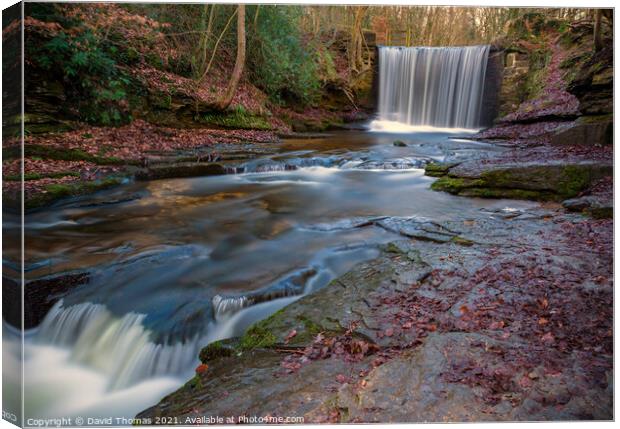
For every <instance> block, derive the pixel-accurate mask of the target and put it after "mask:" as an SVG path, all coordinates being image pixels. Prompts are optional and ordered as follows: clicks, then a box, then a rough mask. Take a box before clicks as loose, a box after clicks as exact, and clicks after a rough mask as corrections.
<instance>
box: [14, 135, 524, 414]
mask: <svg viewBox="0 0 620 429" xmlns="http://www.w3.org/2000/svg"><path fill="white" fill-rule="evenodd" d="M449 136H450V135H449V134H446V133H434V132H425V133H423V132H419V133H415V134H411V133H409V134H406V135H396V136H395V135H394V134H385V133H371V132H363V131H348V132H338V133H334V134H333V135H332V136H329V137H325V138H321V139H314V140H285V141H283V142H282V143H281V144H279V145H278V152H277V153H276V154H275V155H269V156H264V157H262V158H259V159H255V160H252V161H249V162H245V163H240V164H239V165H237V166H236V167H235V168H234V169H233V170H231V171H236V172H238V173H237V174H229V175H224V176H211V177H196V178H189V179H169V180H158V181H151V182H135V183H129V184H126V185H124V186H121V187H117V188H114V189H111V190H108V191H102V192H99V193H97V194H94V195H90V196H85V197H81V198H76V199H70V200H65V201H62V202H60V203H59V204H57V205H55V206H54V207H50V208H48V209H45V210H41V211H38V212H35V213H32V214H30V215H29V216H28V220H27V226H26V227H27V229H26V242H27V254H26V277H27V278H36V277H41V276H45V275H51V274H54V273H61V272H67V271H74V270H78V271H79V270H87V271H89V272H90V274H91V277H90V281H89V282H88V283H87V284H84V285H82V286H79V287H77V288H75V289H73V290H72V291H71V292H70V293H69V294H68V295H67V296H65V297H64V298H63V300H62V301H59V302H58V303H57V304H56V305H55V306H54V307H53V308H52V309H51V310H50V312H49V313H48V315H47V316H46V318H45V320H44V321H43V323H42V324H41V325H40V326H39V327H38V328H37V329H34V330H33V331H32V332H29V333H28V334H27V335H26V340H25V348H24V353H25V369H24V376H25V378H24V384H25V396H26V403H27V408H26V415H27V417H40V418H49V417H63V416H64V417H67V416H86V415H89V416H101V417H109V416H123V417H132V416H133V415H135V414H136V413H137V412H139V411H141V410H142V409H144V408H146V407H147V406H149V405H152V404H154V403H156V402H157V401H158V400H159V399H161V398H162V397H163V396H164V395H165V394H167V393H169V392H171V391H172V390H174V389H175V388H177V387H179V386H180V385H181V384H182V383H183V382H184V381H185V380H187V379H188V378H190V377H191V376H192V374H193V370H194V368H195V366H196V365H197V363H198V360H197V355H198V351H199V350H200V348H201V347H203V346H204V345H206V344H208V343H209V342H211V341H214V340H216V339H221V338H228V337H232V336H235V335H240V334H241V333H243V331H244V330H245V329H246V328H247V327H248V326H249V325H250V324H251V323H252V322H254V321H256V320H259V319H261V318H264V317H266V316H267V315H269V314H271V313H273V312H274V311H276V310H278V309H279V308H281V307H283V306H284V305H286V304H288V303H290V302H293V301H294V300H296V299H299V297H301V296H303V295H304V294H306V293H308V292H310V291H313V290H316V289H318V288H321V287H324V286H325V285H326V284H327V283H329V281H330V280H332V279H333V278H335V277H337V276H339V275H341V274H343V273H345V272H346V271H348V270H350V269H351V268H352V267H353V266H354V265H355V264H357V263H359V262H361V261H364V260H368V259H371V258H373V257H376V256H377V255H378V253H379V250H378V246H379V245H381V244H382V243H386V242H389V241H393V240H395V239H398V238H402V237H400V236H398V235H397V234H395V233H392V232H389V231H387V230H385V229H382V228H380V227H378V226H373V225H370V226H363V225H365V224H367V223H368V220H369V219H375V218H379V217H385V216H395V217H410V216H417V217H424V218H430V219H434V220H441V219H455V218H456V219H459V218H463V219H465V218H471V217H475V216H476V215H477V213H479V212H480V209H481V208H489V207H504V206H506V202H505V201H489V200H478V199H464V198H459V197H454V196H451V195H448V194H445V193H439V192H433V191H431V190H430V189H429V186H430V184H431V183H432V181H433V179H432V178H430V177H426V176H424V171H423V167H424V165H425V164H426V163H427V162H428V161H429V160H433V159H434V160H443V159H445V158H446V157H448V158H450V159H452V160H457V159H459V158H461V157H466V156H471V155H472V154H479V155H482V156H483V155H484V154H485V153H488V152H490V151H494V150H498V149H497V148H496V147H493V146H490V145H486V144H484V143H477V142H472V141H467V140H458V139H456V140H450V139H448V137H449ZM395 138H399V139H400V140H403V141H404V142H406V143H407V146H406V147H396V146H394V145H393V144H392V143H393V141H394V139H395ZM511 204H513V205H514V202H513V203H511ZM15 221H16V220H15V219H11V218H7V219H5V222H8V225H7V226H10V222H15ZM3 343H4V344H3V346H4V360H5V365H8V367H11V365H13V366H15V368H18V357H19V353H20V350H21V344H20V341H19V338H18V337H17V336H15V334H14V333H12V331H11V330H10V329H9V328H8V327H6V326H5V329H4V339H3ZM19 376H20V374H19V371H15V373H14V374H13V375H12V379H11V383H12V386H13V387H16V386H17V385H19ZM5 397H6V396H5Z"/></svg>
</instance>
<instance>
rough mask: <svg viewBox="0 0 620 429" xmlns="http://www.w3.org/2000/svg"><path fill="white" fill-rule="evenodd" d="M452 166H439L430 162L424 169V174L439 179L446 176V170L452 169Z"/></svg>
mask: <svg viewBox="0 0 620 429" xmlns="http://www.w3.org/2000/svg"><path fill="white" fill-rule="evenodd" d="M453 166H454V164H440V163H437V162H431V163H428V164H426V167H424V174H425V175H427V176H431V177H441V176H444V175H446V174H448V170H450V168H451V167H453Z"/></svg>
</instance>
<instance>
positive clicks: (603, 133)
mask: <svg viewBox="0 0 620 429" xmlns="http://www.w3.org/2000/svg"><path fill="white" fill-rule="evenodd" d="M613 127H614V123H613V116H611V115H603V116H583V117H581V118H579V119H577V120H576V121H575V122H574V123H571V124H570V125H567V126H565V127H562V128H560V129H559V130H558V131H556V132H555V133H554V134H553V136H552V137H551V144H554V145H576V144H577V145H583V146H594V145H611V144H613V138H614V137H613V136H614V131H613Z"/></svg>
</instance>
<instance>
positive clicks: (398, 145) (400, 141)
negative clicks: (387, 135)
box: [392, 140, 407, 147]
mask: <svg viewBox="0 0 620 429" xmlns="http://www.w3.org/2000/svg"><path fill="white" fill-rule="evenodd" d="M392 144H393V145H394V146H396V147H407V143H405V142H404V141H402V140H394V143H392Z"/></svg>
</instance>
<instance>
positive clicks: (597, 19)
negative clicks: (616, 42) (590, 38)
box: [594, 9, 603, 52]
mask: <svg viewBox="0 0 620 429" xmlns="http://www.w3.org/2000/svg"><path fill="white" fill-rule="evenodd" d="M602 17H603V11H602V10H601V9H596V15H595V16H594V52H598V51H600V50H601V49H603V38H602V36H601V18H602Z"/></svg>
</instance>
